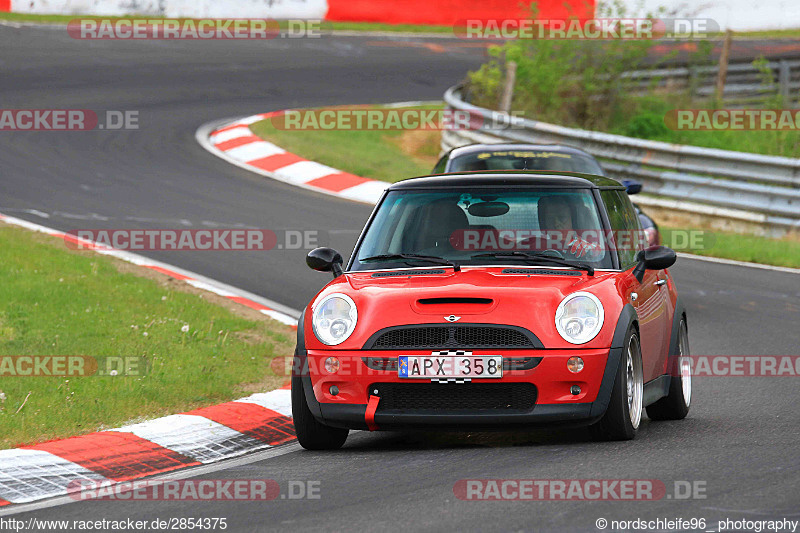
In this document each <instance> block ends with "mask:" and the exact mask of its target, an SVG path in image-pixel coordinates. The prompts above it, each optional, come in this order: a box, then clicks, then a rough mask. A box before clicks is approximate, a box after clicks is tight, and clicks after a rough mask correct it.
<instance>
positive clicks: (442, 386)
mask: <svg viewBox="0 0 800 533" xmlns="http://www.w3.org/2000/svg"><path fill="white" fill-rule="evenodd" d="M375 390H377V391H378V395H379V396H380V398H381V400H380V402H379V403H378V411H419V410H425V411H430V410H439V411H457V410H469V411H480V410H491V411H530V410H531V409H533V407H534V405H536V387H535V386H534V385H533V384H531V383H374V384H372V385H370V387H369V392H370V394H374V391H375Z"/></svg>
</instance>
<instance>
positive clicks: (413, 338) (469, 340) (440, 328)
mask: <svg viewBox="0 0 800 533" xmlns="http://www.w3.org/2000/svg"><path fill="white" fill-rule="evenodd" d="M543 347H544V346H543V345H542V343H541V342H539V340H538V339H537V338H536V336H534V335H533V333H531V332H530V331H527V330H525V329H523V328H518V327H515V326H487V325H482V324H462V325H458V326H456V325H448V324H442V325H438V324H434V325H425V326H400V327H396V328H387V329H386V330H383V331H379V332H378V333H376V334H375V335H373V336H372V337H371V338H370V339H369V340H368V341H367V343H366V344H365V345H364V349H365V350H398V349H429V348H430V349H436V348H460V349H470V348H516V349H536V348H543Z"/></svg>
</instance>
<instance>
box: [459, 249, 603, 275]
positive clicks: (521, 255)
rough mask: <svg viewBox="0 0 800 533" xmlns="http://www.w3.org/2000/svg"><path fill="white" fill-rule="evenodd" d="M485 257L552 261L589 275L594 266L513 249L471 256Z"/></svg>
mask: <svg viewBox="0 0 800 533" xmlns="http://www.w3.org/2000/svg"><path fill="white" fill-rule="evenodd" d="M486 257H489V258H493V259H520V260H523V261H533V262H544V263H552V264H554V265H561V266H566V267H570V268H574V269H577V270H585V271H586V272H587V273H588V274H589V275H590V276H594V267H593V266H592V265H589V264H586V263H581V262H578V261H568V260H567V259H559V258H558V257H553V256H552V255H545V254H542V253H532V252H520V251H513V252H490V253H485V254H477V255H473V256H472V258H473V259H481V258H486Z"/></svg>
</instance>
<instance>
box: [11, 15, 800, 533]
mask: <svg viewBox="0 0 800 533" xmlns="http://www.w3.org/2000/svg"><path fill="white" fill-rule="evenodd" d="M431 42H433V40H431V39H427V40H426V43H429V44H430V43H431ZM452 43H453V42H452V41H443V42H442V43H440V44H439V45H436V46H431V45H429V44H423V43H421V42H418V41H406V40H397V39H386V38H378V37H325V38H324V39H319V40H312V39H299V40H296V41H288V40H275V41H269V42H241V41H240V42H225V41H216V42H200V43H191V42H168V41H147V42H137V43H130V42H114V41H93V42H82V41H76V40H73V39H71V38H70V37H69V36H68V35H67V34H66V32H65V31H63V30H59V29H43V28H42V29H40V28H12V27H3V26H0V50H2V53H1V54H0V108H5V109H9V108H11V109H13V108H29V109H31V108H32V109H70V108H80V109H93V110H96V111H104V110H138V111H139V114H140V118H139V123H140V129H139V130H137V131H124V132H109V131H92V132H71V133H56V132H28V133H25V132H19V133H8V132H4V133H0V212H2V213H5V214H8V215H12V216H17V217H20V218H24V219H26V220H30V221H32V222H36V223H40V224H44V225H47V226H51V227H55V228H58V229H61V230H65V231H66V230H73V229H78V228H104V229H105V228H144V229H163V228H174V227H187V228H197V229H201V228H207V227H225V228H231V227H249V228H267V229H273V230H282V229H293V230H315V231H318V232H319V233H320V241H321V242H323V243H325V244H333V245H334V246H335V247H337V248H338V249H339V250H340V251H342V252H343V254H347V253H349V252H350V250H351V248H352V244H353V242H354V240H355V238H356V236H357V232H358V231H360V229H361V227H362V224H363V222H364V221H365V219H366V217H367V216H368V214H369V212H370V208H369V207H368V206H365V205H362V204H356V203H352V202H346V201H342V200H338V199H333V198H331V197H328V196H323V195H320V194H317V193H312V192H309V191H305V190H302V189H299V188H295V187H292V186H289V185H285V184H282V183H278V182H274V181H271V180H268V179H265V178H262V177H260V176H257V175H254V174H251V173H249V172H247V171H244V170H241V169H238V168H236V167H234V166H232V165H229V164H227V163H225V162H223V161H222V160H220V159H217V158H215V157H214V156H212V155H210V154H209V153H207V152H206V151H205V150H203V149H202V148H201V147H200V146H199V145H197V143H196V142H195V139H194V133H195V130H196V129H197V128H198V127H199V126H200V125H201V124H204V123H206V122H208V121H212V120H217V119H221V118H226V117H237V116H244V115H248V114H253V113H258V112H264V111H269V110H276V109H283V108H287V107H294V106H313V105H329V104H347V103H383V102H391V101H404V100H432V99H439V98H440V97H441V95H442V93H443V92H444V90H445V89H446V88H447V87H448V86H450V85H452V84H453V83H454V82H456V81H458V80H460V79H461V78H462V77H463V76H464V74H465V73H466V71H467V70H469V69H471V68H474V67H476V66H477V65H479V64H480V62H481V61H482V59H483V54H484V51H483V49H482V48H478V47H460V46H454V45H453V44H452ZM146 255H150V256H152V257H154V258H156V259H159V260H162V261H166V262H169V263H173V264H176V265H178V266H181V267H183V268H187V269H189V270H193V271H195V272H198V273H201V274H203V275H205V276H208V277H211V278H215V279H218V280H220V281H223V282H225V283H228V284H231V285H234V286H237V287H240V288H243V289H246V290H248V291H251V292H254V293H256V294H259V295H262V296H264V297H266V298H269V299H272V300H275V301H277V302H280V303H282V304H285V305H287V306H289V307H291V308H294V309H301V308H302V307H304V306H305V304H306V303H307V302H308V300H309V299H310V298H311V297H312V296H313V294H314V293H315V292H316V290H317V289H318V288H319V287H321V285H322V284H323V283H325V282H326V281H327V279H328V278H327V277H326V276H324V275H322V274H318V273H315V272H312V271H310V270H308V269H307V268H305V266H304V255H305V251H304V250H296V251H286V250H275V251H270V252H262V253H255V252H253V253H251V252H214V253H197V252H171V253H168V252H153V253H146ZM672 271H673V273H674V275H675V277H676V279H677V281H678V286H679V290H680V293H681V296H682V298H683V300H684V302H685V303H686V306H687V310H688V312H689V330H690V343H691V347H692V351H693V353H694V354H708V355H714V354H731V355H733V354H735V355H756V354H758V355H796V354H798V347H797V345H798V341H799V340H800V334H799V333H798V331H799V330H798V324H799V323H800V304H799V303H798V298H800V277H798V275H796V274H789V273H781V272H773V271H767V270H760V269H759V270H756V269H750V268H744V267H738V266H728V265H719V264H712V263H706V262H700V261H695V260H690V259H681V260H679V262H678V264H677V265H676V267H674V269H673V270H672ZM694 385H695V386H694V397H693V407H692V411H691V413H690V415H689V417H688V418H687V419H686V420H684V421H682V422H651V421H649V420H644V421H643V426H642V428H641V430H640V434H639V435H638V436H637V438H636V440H634V441H632V442H624V443H600V444H598V443H594V442H591V441H590V440H589V439H588V436H587V435H586V433H585V431H584V430H560V431H554V432H547V431H537V432H527V433H521V434H506V433H482V434H472V435H467V434H420V433H408V434H405V433H404V434H398V433H378V434H368V433H365V432H360V433H355V434H352V435H351V437H350V439H349V440H348V442H347V445H346V446H345V448H344V449H342V450H340V451H337V452H333V453H313V452H305V451H302V450H300V448H299V446H297V445H289V447H287V449H286V453H282V454H275V455H274V456H264V457H262V458H261V459H259V460H254V461H252V462H249V463H247V462H246V461H245V462H241V461H240V462H238V463H237V464H236V466H230V467H226V466H225V465H224V464H222V465H219V466H220V468H218V469H217V470H216V471H214V472H209V473H206V474H204V475H203V477H207V478H214V479H248V478H269V479H275V480H279V481H281V482H282V483H283V482H286V481H288V480H304V481H305V480H313V481H319V482H320V496H321V497H320V499H318V500H296V501H295V500H289V499H287V500H281V499H278V500H276V501H273V502H269V503H249V502H223V501H217V502H203V503H194V502H81V503H70V504H68V505H62V506H58V507H50V508H45V509H42V510H38V511H33V512H29V513H23V514H20V515H18V516H17V517H16V518H20V519H27V518H28V517H31V516H36V517H38V518H42V519H76V520H82V519H102V518H109V519H127V518H133V519H136V520H152V519H154V518H163V519H167V518H171V517H187V518H198V517H226V518H227V520H228V523H229V526H228V530H229V531H255V530H288V529H291V530H318V531H341V530H350V531H371V530H397V529H407V530H434V531H435V530H439V531H445V530H462V531H467V530H483V531H495V530H497V531H509V530H528V531H597V530H598V529H597V528H596V525H595V524H596V520H597V519H598V518H605V519H607V520H609V521H610V520H620V519H636V518H643V519H648V520H654V519H657V518H661V519H675V518H685V519H691V518H706V519H707V521H708V525H707V527H706V528H705V529H704V530H709V531H716V530H717V529H716V528H717V520H720V519H725V518H731V519H738V520H741V519H749V520H759V519H769V518H790V519H794V520H797V519H800V491H798V485H800V441H798V438H797V435H798V427H800V410H798V407H797V406H798V404H799V403H800V388H799V387H798V378H796V377H795V378H792V377H779V378H769V377H762V378H753V377H732V378H723V377H705V378H698V379H696V380H695V384H694ZM482 478H494V479H504V478H527V479H534V478H535V479H566V480H568V479H658V480H662V481H663V482H664V483H665V484H666V487H667V492H668V494H669V495H670V496H672V493H673V482H674V481H676V480H678V481H689V482H692V483H695V482H699V483H700V486H704V490H705V498H697V499H689V500H682V499H677V498H666V497H665V498H664V499H662V500H659V501H654V502H641V501H628V502H619V501H595V502H563V501H556V502H470V501H461V500H458V499H457V498H456V497H455V495H454V492H453V486H454V484H455V483H456V482H457V481H458V480H462V479H482ZM703 484H704V485H703ZM676 529H677V528H676Z"/></svg>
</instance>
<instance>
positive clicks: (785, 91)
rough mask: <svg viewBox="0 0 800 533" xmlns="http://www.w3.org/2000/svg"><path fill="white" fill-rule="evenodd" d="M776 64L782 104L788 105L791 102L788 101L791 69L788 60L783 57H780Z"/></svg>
mask: <svg viewBox="0 0 800 533" xmlns="http://www.w3.org/2000/svg"><path fill="white" fill-rule="evenodd" d="M778 65H779V66H778V87H779V90H780V93H781V98H782V99H783V103H784V105H788V104H790V103H791V102H790V101H789V82H790V81H791V79H792V71H791V69H790V68H789V62H788V61H786V60H785V59H781V60H780V62H779V63H778Z"/></svg>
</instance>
